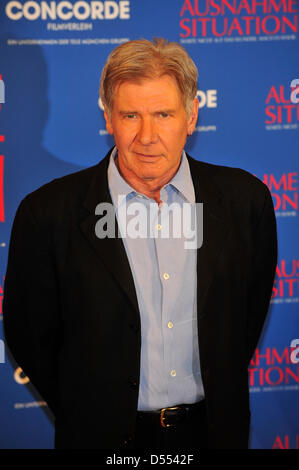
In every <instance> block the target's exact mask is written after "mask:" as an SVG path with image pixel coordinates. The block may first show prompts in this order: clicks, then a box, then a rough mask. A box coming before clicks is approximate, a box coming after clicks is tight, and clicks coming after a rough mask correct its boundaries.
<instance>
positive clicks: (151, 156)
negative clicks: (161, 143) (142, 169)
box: [134, 152, 161, 162]
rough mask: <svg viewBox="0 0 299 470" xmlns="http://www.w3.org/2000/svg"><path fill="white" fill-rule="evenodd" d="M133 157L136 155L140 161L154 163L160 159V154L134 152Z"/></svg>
mask: <svg viewBox="0 0 299 470" xmlns="http://www.w3.org/2000/svg"><path fill="white" fill-rule="evenodd" d="M134 153H135V155H137V157H138V158H139V159H140V160H144V161H148V162H152V161H155V160H157V159H158V158H160V157H161V155H160V154H152V153H151V154H148V153H140V152H134Z"/></svg>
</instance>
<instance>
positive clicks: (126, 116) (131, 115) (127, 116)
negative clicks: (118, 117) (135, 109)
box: [125, 113, 136, 119]
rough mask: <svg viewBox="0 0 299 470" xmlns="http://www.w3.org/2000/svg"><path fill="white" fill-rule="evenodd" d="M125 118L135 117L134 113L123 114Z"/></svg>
mask: <svg viewBox="0 0 299 470" xmlns="http://www.w3.org/2000/svg"><path fill="white" fill-rule="evenodd" d="M125 118H126V119H135V118H136V114H133V113H132V114H125Z"/></svg>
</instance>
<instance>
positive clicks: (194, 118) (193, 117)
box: [188, 98, 199, 135]
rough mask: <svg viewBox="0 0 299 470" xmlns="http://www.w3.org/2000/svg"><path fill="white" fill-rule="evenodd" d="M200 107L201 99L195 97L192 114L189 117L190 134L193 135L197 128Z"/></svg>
mask: <svg viewBox="0 0 299 470" xmlns="http://www.w3.org/2000/svg"><path fill="white" fill-rule="evenodd" d="M198 107H199V101H198V99H197V98H194V100H193V104H192V110H191V114H190V117H189V118H188V135H192V134H193V131H194V129H195V126H196V122H197V117H198Z"/></svg>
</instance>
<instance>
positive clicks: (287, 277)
mask: <svg viewBox="0 0 299 470" xmlns="http://www.w3.org/2000/svg"><path fill="white" fill-rule="evenodd" d="M298 302H299V260H298V259H293V260H286V259H282V260H280V261H279V262H278V263H277V266H276V274H275V279H274V285H273V290H272V299H271V303H275V304H281V303H298Z"/></svg>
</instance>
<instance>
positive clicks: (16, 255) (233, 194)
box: [3, 154, 277, 449]
mask: <svg viewBox="0 0 299 470" xmlns="http://www.w3.org/2000/svg"><path fill="white" fill-rule="evenodd" d="M188 160H189V164H190V170H191V176H192V179H193V183H194V188H195V194H196V201H197V202H203V204H204V206H203V220H204V222H203V245H202V247H201V248H200V249H198V259H197V274H198V287H197V292H198V300H197V307H198V335H199V352H200V360H201V371H202V379H203V385H204V390H205V396H206V403H207V416H208V425H209V443H210V444H209V445H210V447H211V448H242V447H243V448H244V447H247V445H248V433H249V420H250V410H249V391H248V373H247V367H248V363H249V360H250V358H251V356H252V354H253V352H254V349H255V347H256V345H257V342H258V339H259V336H260V333H261V330H262V327H263V323H264V320H265V316H266V313H267V310H268V307H269V301H270V296H271V292H272V285H273V279H274V273H275V267H276V256H277V255H276V222H275V215H274V210H273V204H272V198H271V195H270V193H269V191H268V189H267V187H266V186H265V185H264V184H263V183H262V182H261V181H259V180H258V179H257V178H256V177H254V176H252V175H250V174H249V173H247V172H245V171H243V170H240V169H235V168H228V167H224V166H218V165H212V164H208V163H203V162H197V161H195V160H193V159H192V158H191V157H188ZM108 162H109V154H108V155H107V156H106V157H105V158H104V159H103V160H102V161H101V162H100V163H99V164H98V165H96V166H94V167H91V168H88V169H86V170H83V171H80V172H77V173H74V174H71V175H68V176H65V177H63V178H60V179H56V180H54V181H52V182H51V183H49V184H46V185H45V186H43V187H41V188H40V189H38V190H37V191H35V192H33V193H31V194H29V195H28V196H27V197H26V198H25V199H24V200H23V201H22V203H21V204H20V206H19V209H18V211H17V214H16V217H15V222H14V226H13V230H12V235H11V242H10V250H9V260H8V268H7V274H6V281H5V293H4V306H3V310H4V328H5V335H6V340H7V343H8V346H9V347H10V350H11V352H12V354H13V355H14V357H15V360H16V361H17V363H18V364H19V365H20V366H21V367H22V369H23V371H24V372H25V373H26V374H27V375H28V376H29V378H30V379H31V381H32V383H33V384H34V385H35V386H36V388H37V390H38V391H39V392H40V394H41V395H42V396H43V397H44V399H45V400H46V401H47V403H48V405H49V407H50V408H51V409H52V411H53V413H54V415H55V420H56V422H55V428H56V434H55V442H56V447H57V448H110V449H117V448H122V447H126V446H127V447H130V446H131V445H133V442H134V422H135V416H136V410H137V400H138V388H139V369H140V345H141V334H140V316H139V310H138V303H137V297H136V293H135V287H134V281H133V277H132V274H131V271H130V267H129V263H128V260H127V257H126V253H125V249H124V246H123V243H122V240H121V239H120V238H115V239H112V238H106V239H99V238H97V237H96V234H95V224H96V222H97V220H98V218H99V217H98V216H96V215H95V207H96V206H97V204H98V203H99V202H111V198H110V194H109V189H108V183H107V167H108ZM145 269H146V266H145Z"/></svg>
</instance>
